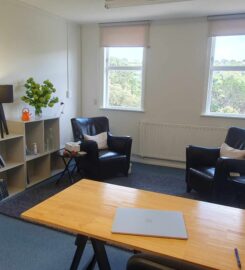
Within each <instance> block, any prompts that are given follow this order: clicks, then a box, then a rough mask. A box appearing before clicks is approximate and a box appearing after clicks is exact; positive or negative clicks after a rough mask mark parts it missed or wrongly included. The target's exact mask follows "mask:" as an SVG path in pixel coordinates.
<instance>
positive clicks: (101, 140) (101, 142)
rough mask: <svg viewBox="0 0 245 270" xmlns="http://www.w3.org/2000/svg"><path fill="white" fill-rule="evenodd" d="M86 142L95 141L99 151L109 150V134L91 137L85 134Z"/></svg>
mask: <svg viewBox="0 0 245 270" xmlns="http://www.w3.org/2000/svg"><path fill="white" fill-rule="evenodd" d="M84 139H85V141H95V142H97V144H98V148H99V149H107V148H108V145H107V132H102V133H100V134H97V135H94V136H89V135H86V134H84Z"/></svg>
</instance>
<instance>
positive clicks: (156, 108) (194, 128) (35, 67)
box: [0, 0, 245, 269]
mask: <svg viewBox="0 0 245 270" xmlns="http://www.w3.org/2000/svg"><path fill="white" fill-rule="evenodd" d="M118 2H119V7H116V8H115V7H109V8H105V1H104V0H97V1H96V0H93V1H92V0H84V1H78V0H76V1H65V0H63V1H59V0H54V1H48V0H45V1H41V0H0V7H1V8H0V33H1V41H0V59H1V64H0V84H1V85H13V89H14V101H13V103H8V104H7V103H6V104H3V107H4V113H5V117H6V119H7V120H12V119H16V118H17V119H20V118H21V114H22V110H23V108H28V109H30V112H31V113H32V115H34V110H33V108H32V107H30V106H27V104H25V103H24V102H23V101H22V100H21V96H22V95H23V94H24V91H25V88H24V84H25V81H26V80H27V79H28V78H29V77H34V78H35V80H36V81H38V82H42V81H44V80H46V79H49V80H50V81H52V83H53V84H54V85H55V87H56V89H57V92H56V95H57V96H58V97H59V103H57V104H55V106H54V107H53V108H45V110H44V111H43V117H54V118H55V117H59V119H60V120H59V131H60V132H59V133H60V134H59V136H60V138H59V140H60V141H59V144H60V147H62V146H64V145H65V143H66V142H70V141H73V133H72V127H71V121H70V119H71V118H74V117H79V116H81V117H96V116H106V117H107V118H108V119H109V121H110V130H111V131H112V132H113V134H115V135H129V136H131V137H132V140H133V143H132V151H131V161H132V162H137V164H139V165H136V170H139V171H140V170H141V169H142V170H144V169H143V168H142V167H141V166H143V165H144V164H148V165H149V166H152V165H159V166H166V167H167V174H168V173H169V171H168V170H169V169H170V170H171V168H172V169H173V170H176V171H174V173H176V174H177V175H178V177H180V176H179V174H180V175H181V177H183V179H184V170H181V171H180V170H179V169H185V166H186V163H185V161H186V157H185V151H186V150H185V147H186V146H187V145H189V144H194V145H200V146H203V147H219V146H221V144H222V143H223V142H224V141H225V136H226V134H227V130H228V128H229V127H231V126H235V127H240V128H245V124H244V117H237V116H232V115H228V116H217V115H216V116H215V115H210V114H208V113H206V111H205V108H206V107H205V106H206V100H207V89H208V76H209V61H210V50H211V46H210V39H209V27H210V19H209V17H210V16H227V17H226V18H231V17H232V16H237V15H236V14H240V15H239V16H243V13H245V4H244V1H243V0H234V1H228V0H222V1H212V0H208V1H204V0H189V1H188V0H186V1H174V2H173V3H168V1H167V2H166V3H160V2H161V1H157V2H158V3H156V4H147V5H141V4H139V5H138V3H137V0H135V1H133V2H136V5H132V6H131V5H128V4H127V5H128V6H126V7H125V6H123V4H121V5H120V2H123V1H120V0H119V1H118ZM126 2H130V1H126ZM138 2H140V1H138ZM214 2H215V3H214ZM135 21H149V24H150V28H149V47H148V48H146V49H145V71H144V72H145V73H144V106H143V107H144V108H143V110H142V111H132V110H114V109H106V108H103V59H102V58H103V56H102V50H103V49H102V48H101V46H100V38H101V37H100V27H101V24H104V23H118V22H120V23H128V22H135ZM61 103H63V104H61ZM61 112H62V113H61ZM47 126H48V125H47ZM159 136H160V137H161V138H162V140H161V141H160V142H158V141H156V138H159ZM153 142H155V144H154V143H153ZM159 145H160V147H159ZM18 151H19V150H18ZM0 154H1V153H0ZM142 164H143V165H142ZM137 166H139V167H137ZM149 168H151V167H149ZM132 169H134V164H133V168H132ZM153 170H155V169H153ZM156 171H157V169H156ZM152 183H153V184H154V181H152ZM67 184H68V183H65V185H67ZM144 185H145V186H147V183H146V184H142V186H144ZM183 185H184V184H183ZM139 187H140V184H139ZM161 188H162V187H160V188H159V190H160V192H161V191H162V190H161ZM51 193H52V192H51ZM51 193H50V194H51ZM195 196H196V195H195V194H194V195H193V198H195ZM33 198H34V197H32V199H33ZM197 198H199V197H197ZM16 222H17V224H13V225H11V220H8V219H7V217H5V216H4V217H3V225H2V226H3V227H2V228H1V230H4V229H6V227H9V233H10V234H11V230H10V228H12V229H14V228H15V227H14V226H17V228H18V226H19V227H20V228H21V229H20V230H24V225H23V224H22V222H21V221H16ZM28 226H29V227H31V226H32V225H31V224H28ZM0 227H1V225H0ZM30 230H31V234H32V235H34V233H35V231H39V230H40V232H38V233H42V230H44V235H45V237H46V238H47V239H48V238H49V231H45V229H43V228H41V229H39V228H38V227H37V228H34V229H30ZM55 233H56V232H55ZM45 237H44V238H45ZM50 237H51V236H50ZM55 237H56V236H54V238H55ZM67 237H68V238H67V239H66V241H67V245H68V246H69V245H71V246H72V243H71V242H72V241H73V240H74V239H73V238H72V237H71V236H70V235H69V236H67ZM5 240H6V239H5ZM5 240H4V241H5ZM4 241H3V242H4ZM6 241H7V240H6ZM55 241H56V242H57V245H59V246H60V245H61V246H62V244H61V242H59V241H61V240H60V239H59V232H57V239H56V238H55ZM10 242H11V244H12V245H14V238H13V239H11V241H10ZM42 244H43V242H41V240H40V245H42ZM25 245H26V250H29V249H30V247H28V244H25ZM50 245H51V244H50ZM28 248H29V249H28ZM51 248H52V247H51ZM109 249H110V248H109ZM29 251H30V250H29ZM11 252H12V249H11ZM37 252H41V253H42V252H44V251H42V250H40V249H39V250H38V251H37ZM59 252H60V254H63V255H64V253H65V249H62V248H60V250H59ZM69 252H70V251H69ZM86 252H87V253H88V254H90V253H92V251H91V247H88V250H86ZM110 252H111V254H112V256H113V254H114V253H115V251H114V250H113V249H112V250H110ZM71 253H72V252H71ZM4 254H5V253H2V256H4ZM13 254H18V253H16V251H15V250H14V251H13ZM16 256H18V255H16ZM44 256H45V255H44ZM64 256H65V255H64ZM124 256H125V258H126V259H128V258H129V257H130V256H131V254H128V253H127V251H126V253H125V254H124ZM50 257H51V256H50ZM70 257H72V254H70ZM119 257H120V256H119ZM119 257H118V256H115V260H116V259H118V258H119ZM0 258H1V259H2V258H3V257H1V255H0ZM123 258H124V257H123V256H122V258H120V259H123ZM126 259H125V261H126ZM66 260H67V261H66V262H65V263H64V265H69V259H66ZM7 263H9V262H7ZM22 263H23V262H22ZM39 263H41V262H40V261H39ZM49 263H50V264H51V263H52V258H50V261H49ZM114 263H115V265H116V261H115V262H114ZM54 264H55V263H54ZM6 265H7V264H6ZM34 265H35V264H34ZM122 265H125V262H123V263H122ZM25 266H26V267H27V265H25ZM11 267H12V268H11ZM28 267H30V266H28ZM28 267H27V268H26V269H31V268H28ZM44 267H47V268H46V269H56V268H55V267H54V266H53V265H48V266H47V265H46V266H44ZM64 267H65V266H64ZM81 267H82V266H81ZM0 268H1V267H0ZM9 269H18V265H17V264H13V266H9ZM32 269H34V268H32ZM35 269H41V268H38V266H37V265H35ZM43 269H45V268H43ZM57 269H58V268H57ZM59 269H61V268H59ZM64 269H66V268H64ZM79 269H80V268H79ZM81 269H82V268H81ZM115 269H117V268H115ZM118 269H119V268H118Z"/></svg>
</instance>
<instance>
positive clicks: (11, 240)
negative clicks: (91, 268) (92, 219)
mask: <svg viewBox="0 0 245 270" xmlns="http://www.w3.org/2000/svg"><path fill="white" fill-rule="evenodd" d="M74 242H75V236H73V235H69V234H64V233H62V232H58V231H54V230H50V229H48V228H44V227H41V226H37V225H34V224H31V223H27V222H24V221H21V220H17V219H14V218H10V217H7V216H4V215H0V269H1V270H68V269H69V268H70V265H71V262H72V258H73V255H74V252H75V245H74ZM106 251H107V254H108V258H109V262H110V265H111V269H112V270H125V269H126V263H127V260H128V259H129V257H130V256H132V253H130V252H127V251H125V250H121V249H118V248H114V247H110V246H106ZM92 255H93V251H92V247H91V245H90V244H87V246H86V249H85V251H84V256H83V258H82V260H81V263H80V265H79V268H78V269H79V270H82V269H84V266H85V265H86V264H87V262H88V261H89V259H90V258H91V257H92ZM95 270H98V267H97V266H96V268H95Z"/></svg>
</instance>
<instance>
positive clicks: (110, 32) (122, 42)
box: [100, 23, 149, 47]
mask: <svg viewBox="0 0 245 270" xmlns="http://www.w3.org/2000/svg"><path fill="white" fill-rule="evenodd" d="M100 46H101V47H149V23H142V24H140V23H137V24H108V25H107V24H106V25H103V24H102V25H100Z"/></svg>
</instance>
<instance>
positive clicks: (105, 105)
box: [101, 46, 146, 112]
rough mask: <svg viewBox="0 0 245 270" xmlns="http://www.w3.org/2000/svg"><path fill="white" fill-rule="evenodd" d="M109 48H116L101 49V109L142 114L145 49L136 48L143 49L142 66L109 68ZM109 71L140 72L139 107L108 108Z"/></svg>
mask: <svg viewBox="0 0 245 270" xmlns="http://www.w3.org/2000/svg"><path fill="white" fill-rule="evenodd" d="M110 48H117V47H104V48H102V63H103V64H102V66H103V69H102V70H103V74H102V80H103V87H102V106H101V109H106V110H117V111H132V112H144V100H145V98H144V97H145V66H146V64H145V63H146V48H145V47H138V48H142V49H143V55H142V57H143V59H142V66H136V67H127V66H120V67H109V65H108V62H109V57H108V55H109V49H110ZM126 48H135V47H130V46H129V47H126ZM110 70H125V71H128V70H129V71H130V70H133V71H141V74H142V78H141V102H140V107H139V108H135V107H123V106H110V105H109V89H108V74H109V71H110Z"/></svg>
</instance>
